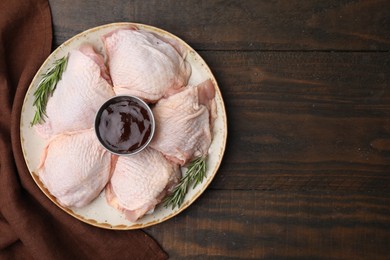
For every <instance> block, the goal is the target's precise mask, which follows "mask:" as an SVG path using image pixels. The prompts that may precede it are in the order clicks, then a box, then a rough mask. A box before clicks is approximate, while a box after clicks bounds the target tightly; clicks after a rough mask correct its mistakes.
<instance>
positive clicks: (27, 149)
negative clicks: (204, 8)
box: [20, 23, 227, 229]
mask: <svg viewBox="0 0 390 260" xmlns="http://www.w3.org/2000/svg"><path fill="white" fill-rule="evenodd" d="M129 25H136V26H137V27H138V28H140V29H144V30H147V31H151V32H153V33H156V34H159V35H163V36H165V37H169V38H174V39H176V40H178V41H179V42H181V43H182V44H183V45H184V46H185V48H187V50H188V55H187V58H186V59H187V61H188V62H189V63H190V64H191V66H192V75H191V78H190V80H189V84H192V85H196V84H198V83H200V82H202V81H204V80H206V79H208V78H210V79H211V80H212V81H213V82H214V85H215V87H216V97H215V100H216V103H217V114H218V117H217V119H216V121H215V126H214V130H213V141H212V144H211V146H210V150H209V156H208V159H207V166H208V170H207V177H206V179H205V180H204V181H203V183H202V184H201V185H198V186H197V187H196V188H195V189H190V190H189V192H188V194H187V196H186V198H185V200H184V203H183V204H182V206H181V207H180V208H175V209H174V210H172V209H171V208H170V207H169V208H165V207H163V206H162V205H159V206H157V207H156V209H155V211H154V212H153V213H152V214H149V215H145V216H144V217H143V218H141V219H140V220H138V221H136V222H130V221H128V220H126V219H125V218H124V216H123V215H122V214H121V213H119V212H118V211H117V210H115V209H114V208H112V207H111V206H109V205H108V204H107V202H106V199H105V197H104V192H102V193H101V194H100V195H99V196H98V197H97V198H96V199H95V200H94V201H93V202H92V203H90V204H89V205H87V206H85V207H83V208H65V207H63V206H61V205H60V204H59V203H58V202H57V201H56V199H55V197H53V196H52V195H51V194H50V193H49V192H48V190H47V189H46V188H45V187H44V185H43V184H42V183H41V182H40V180H39V178H38V176H37V175H36V174H35V172H36V170H37V166H38V164H39V160H40V157H41V154H42V151H43V148H44V146H45V144H46V141H45V140H44V139H42V138H41V137H40V136H39V135H37V134H36V132H35V130H34V129H33V128H32V127H31V126H30V122H31V120H32V119H33V116H34V113H35V107H33V101H34V96H33V93H34V91H35V90H36V89H37V85H38V83H39V81H40V80H41V78H42V74H44V73H45V72H46V71H47V69H48V68H50V67H51V66H52V65H53V62H54V61H55V60H57V59H59V58H62V57H63V56H65V55H66V54H67V53H68V52H69V51H70V50H72V49H76V48H78V47H79V46H80V45H81V44H83V43H86V42H87V43H91V44H93V45H94V47H95V49H96V50H97V51H99V52H101V53H103V44H102V41H101V36H102V35H104V34H106V33H108V32H110V31H112V30H115V29H118V28H124V27H128V26H129ZM20 137H21V143H22V149H23V154H24V158H25V160H26V164H27V166H28V169H29V171H30V173H31V176H32V178H33V179H34V181H35V182H36V184H37V185H38V186H39V188H40V189H41V190H42V192H43V193H44V194H45V195H46V196H47V197H48V198H49V199H50V200H51V201H52V202H53V203H55V204H56V205H57V206H58V207H60V208H61V209H63V210H64V211H65V212H67V213H68V214H70V215H72V216H73V217H75V218H77V219H79V220H81V221H84V222H86V223H88V224H91V225H94V226H98V227H101V228H108V229H137V228H143V227H147V226H151V225H155V224H158V223H161V222H163V221H165V220H167V219H169V218H171V217H173V216H175V215H177V214H179V213H180V212H181V211H183V210H184V209H185V208H187V207H188V206H189V205H191V204H192V203H193V202H194V201H195V200H196V199H197V198H198V197H199V196H200V195H201V194H202V192H203V191H204V190H205V189H206V188H207V186H208V185H209V184H210V182H211V181H212V179H213V178H214V176H215V174H216V173H217V170H218V167H219V165H220V163H221V161H222V156H223V153H224V151H225V145H226V137H227V122H226V112H225V107H224V103H223V99H222V96H221V92H220V90H219V87H218V84H217V82H216V80H215V78H214V76H213V74H212V73H211V71H210V69H209V67H208V66H207V64H206V63H205V62H204V60H203V59H202V58H201V57H200V56H199V54H198V53H196V52H195V51H194V50H193V49H192V48H191V47H190V46H189V45H188V44H186V43H185V42H184V41H182V40H181V39H179V38H178V37H176V36H174V35H172V34H171V33H168V32H166V31H164V30H161V29H158V28H155V27H152V26H147V25H143V24H134V23H113V24H108V25H103V26H99V27H95V28H92V29H89V30H87V31H84V32H82V33H80V34H78V35H76V36H74V37H73V38H71V39H69V40H68V41H66V42H65V43H63V44H62V45H61V46H59V47H58V48H57V49H56V50H55V51H54V52H53V53H52V54H51V55H50V56H49V57H48V58H47V59H46V61H45V62H44V63H43V65H42V66H41V68H40V69H39V71H38V72H37V74H36V76H35V77H34V79H33V81H32V83H31V85H30V87H29V89H28V91H27V93H26V97H25V99H24V103H23V108H22V114H21V122H20ZM185 170H186V169H185V168H182V171H183V172H184V171H185Z"/></svg>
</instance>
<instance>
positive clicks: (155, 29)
mask: <svg viewBox="0 0 390 260" xmlns="http://www.w3.org/2000/svg"><path fill="white" fill-rule="evenodd" d="M121 26H137V27H138V28H140V29H146V30H147V31H151V32H157V33H158V34H159V35H168V36H169V37H172V38H174V39H175V40H177V41H179V42H180V43H181V44H183V45H184V46H185V48H186V49H187V50H188V51H192V52H194V53H195V54H196V56H197V58H199V59H200V62H201V63H203V64H205V65H206V66H205V69H206V71H207V73H208V74H209V76H210V77H211V80H212V82H213V84H214V85H215V87H216V88H215V90H216V92H217V95H218V96H219V97H220V98H221V102H220V107H219V108H220V109H221V110H222V111H221V115H222V122H223V130H224V131H223V134H224V135H223V138H222V140H221V141H222V143H221V146H220V149H219V151H218V152H219V155H218V160H217V163H216V165H215V168H214V170H213V172H211V174H212V176H211V177H210V178H207V179H206V182H205V183H204V184H203V185H202V188H201V189H200V190H198V191H197V192H196V193H195V194H194V195H193V196H192V197H191V199H190V200H189V201H187V202H184V203H183V204H182V205H181V206H180V208H178V210H176V211H174V212H172V213H170V214H167V215H166V216H164V217H162V218H159V219H154V220H152V221H150V222H147V223H137V222H134V223H133V225H131V226H128V225H122V224H120V225H110V224H108V223H100V222H98V221H96V220H93V219H87V218H85V217H83V216H80V215H79V214H77V213H75V212H74V211H73V210H72V209H71V208H67V207H64V206H62V205H61V204H59V203H58V201H57V199H56V198H55V197H54V196H53V195H52V194H51V193H50V192H49V191H48V190H47V189H46V187H44V185H43V183H42V182H41V181H40V179H39V177H38V175H37V174H36V173H35V172H34V171H33V170H32V169H30V165H29V163H28V162H27V157H26V148H25V145H23V143H24V135H23V132H22V123H23V121H22V117H23V112H24V110H25V108H26V107H25V104H26V101H27V98H28V94H29V93H30V91H32V89H33V83H34V82H36V81H37V78H38V77H39V76H40V74H41V73H42V70H43V69H44V68H45V67H46V66H47V64H48V63H49V62H50V61H51V59H52V58H53V57H54V56H56V54H57V53H58V52H60V50H61V49H63V48H64V47H66V46H67V45H68V44H70V43H71V42H73V41H75V40H76V39H77V38H80V37H82V36H83V35H85V34H90V33H93V32H94V31H99V30H102V29H105V28H108V27H121ZM19 130H20V142H21V147H22V153H23V158H24V160H25V162H26V166H27V168H28V170H29V173H30V175H31V177H32V179H33V180H34V182H35V184H36V185H37V186H38V187H39V189H40V190H41V191H42V193H43V194H44V195H45V196H46V197H47V198H49V200H51V201H52V202H53V203H54V204H55V205H56V206H57V207H59V208H60V209H61V210H63V211H65V212H66V213H67V214H69V215H71V216H72V217H74V218H76V219H78V220H80V221H82V222H84V223H86V224H89V225H92V226H95V227H99V228H103V229H109V230H135V229H140V228H146V227H150V226H153V225H157V224H160V223H163V222H165V221H167V220H169V219H171V218H173V217H175V216H177V215H178V214H180V213H182V212H183V211H184V210H186V209H187V208H188V207H189V206H190V205H192V204H193V203H194V202H195V201H196V200H197V199H198V198H199V197H200V196H201V195H202V194H203V193H204V191H205V190H206V189H207V188H208V186H209V185H210V183H211V182H212V181H213V179H214V178H215V176H216V174H217V172H218V170H219V168H220V166H221V163H222V160H223V157H224V155H225V151H226V143H227V136H228V128H227V114H226V108H225V103H224V100H223V97H222V93H221V90H220V88H219V85H218V82H217V81H216V79H215V75H214V74H213V72H212V71H211V69H210V67H209V65H208V64H207V63H206V62H205V60H204V59H203V57H202V56H201V55H200V54H199V53H198V52H196V51H195V50H194V49H193V48H192V47H191V46H190V45H189V44H188V43H187V42H185V41H184V40H182V39H181V38H179V37H178V36H176V35H174V34H172V33H171V32H168V31H166V30H164V29H161V28H158V27H155V26H152V25H148V24H143V23H135V22H114V23H108V24H103V25H99V26H95V27H92V28H89V29H87V30H84V31H82V32H79V33H77V34H76V35H74V36H72V37H71V38H69V39H68V40H66V41H65V42H63V43H62V44H61V45H59V46H58V47H57V48H56V49H55V50H53V51H52V52H51V53H50V55H49V56H48V57H47V58H46V59H45V61H44V62H43V63H42V65H41V66H40V67H39V69H38V70H37V72H36V73H35V76H34V77H33V79H32V80H31V82H30V84H29V86H28V89H27V91H26V93H25V96H24V99H23V104H22V109H21V120H20V124H19Z"/></svg>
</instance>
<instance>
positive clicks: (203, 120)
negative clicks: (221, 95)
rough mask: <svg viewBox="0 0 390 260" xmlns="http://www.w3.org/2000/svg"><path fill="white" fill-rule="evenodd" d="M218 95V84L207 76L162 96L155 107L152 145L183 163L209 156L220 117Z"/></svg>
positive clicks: (177, 161)
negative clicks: (169, 94) (203, 80)
mask: <svg viewBox="0 0 390 260" xmlns="http://www.w3.org/2000/svg"><path fill="white" fill-rule="evenodd" d="M214 95H215V89H214V85H213V84H212V82H211V80H207V81H205V82H203V83H201V84H199V85H198V86H195V87H194V86H188V87H186V88H184V90H183V91H181V92H180V93H177V94H175V95H172V96H170V97H168V98H167V99H161V100H160V101H159V102H158V103H157V104H156V106H155V107H154V108H153V114H154V117H155V120H156V131H155V134H154V137H153V140H152V142H151V143H150V146H151V147H152V148H154V149H156V150H158V151H160V152H162V153H163V154H164V155H165V156H166V157H167V158H168V159H169V160H171V161H173V162H176V163H179V164H181V165H184V164H186V162H187V161H189V160H191V159H194V158H196V157H204V156H206V155H207V154H208V149H209V147H210V144H211V138H212V137H211V128H212V127H211V126H212V123H213V120H214V118H215V117H216V105H215V101H214ZM210 115H211V116H210Z"/></svg>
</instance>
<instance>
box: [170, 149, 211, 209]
mask: <svg viewBox="0 0 390 260" xmlns="http://www.w3.org/2000/svg"><path fill="white" fill-rule="evenodd" d="M206 171H207V165H206V158H203V157H199V158H197V159H195V160H193V161H192V162H191V163H190V164H189V166H188V170H187V172H186V175H185V176H184V177H183V178H182V179H181V180H180V182H179V184H177V185H176V187H175V188H174V190H173V192H172V193H171V194H170V195H168V196H167V197H166V198H165V199H164V202H163V203H164V206H165V207H166V208H167V207H169V206H172V209H174V208H175V207H180V206H181V204H182V203H183V201H184V198H185V196H186V194H187V192H188V187H189V186H190V185H191V184H193V188H195V187H196V186H197V185H198V184H200V183H202V181H203V179H204V178H205V177H206Z"/></svg>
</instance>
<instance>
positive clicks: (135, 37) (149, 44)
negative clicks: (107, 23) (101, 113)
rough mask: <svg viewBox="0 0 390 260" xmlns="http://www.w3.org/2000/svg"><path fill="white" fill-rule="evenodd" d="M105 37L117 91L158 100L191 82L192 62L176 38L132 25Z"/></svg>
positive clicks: (122, 93) (121, 93)
mask: <svg viewBox="0 0 390 260" xmlns="http://www.w3.org/2000/svg"><path fill="white" fill-rule="evenodd" d="M103 41H104V45H105V48H106V52H107V56H108V66H109V70H110V74H111V78H112V82H113V84H114V91H115V93H116V94H118V95H134V96H137V97H140V98H142V99H144V100H146V101H149V102H156V101H157V100H159V99H160V98H162V97H167V96H169V95H171V94H173V93H176V92H178V91H179V89H180V88H181V87H183V86H185V85H186V84H187V82H188V79H189V77H190V74H191V66H190V65H189V64H188V63H187V62H186V61H185V56H186V53H185V52H184V51H183V50H184V48H182V46H180V44H179V43H176V42H175V41H174V40H166V39H164V38H163V37H160V36H157V35H155V34H152V33H150V32H146V31H143V30H137V29H136V28H134V27H132V28H129V29H121V30H116V31H113V32H111V33H109V34H107V35H106V36H104V37H103ZM172 44H174V45H172Z"/></svg>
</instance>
